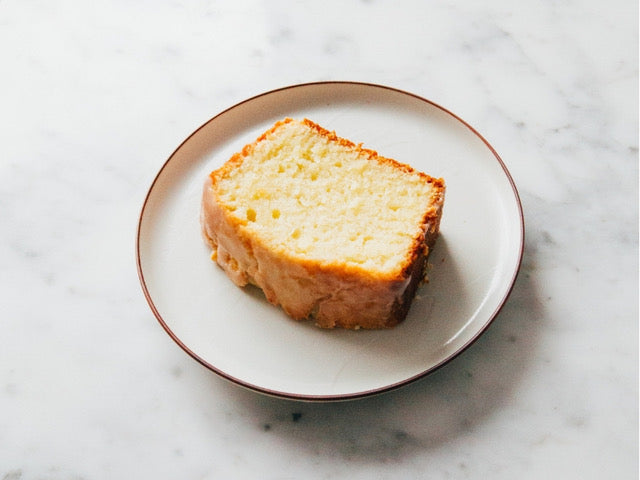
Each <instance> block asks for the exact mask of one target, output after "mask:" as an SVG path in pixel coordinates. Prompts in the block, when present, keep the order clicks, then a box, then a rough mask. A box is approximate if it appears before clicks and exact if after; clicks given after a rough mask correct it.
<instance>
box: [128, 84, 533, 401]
mask: <svg viewBox="0 0 640 480" xmlns="http://www.w3.org/2000/svg"><path fill="white" fill-rule="evenodd" d="M331 85H336V86H338V85H343V86H344V85H352V86H362V87H371V88H375V89H383V90H387V91H391V92H396V93H399V94H402V95H406V96H409V97H412V98H413V99H416V100H418V101H420V102H424V103H425V104H429V105H431V106H432V107H435V108H437V109H438V110H440V111H442V112H444V113H445V114H447V115H449V116H451V117H452V118H453V119H455V120H456V121H457V122H459V123H460V124H462V125H464V126H465V127H466V128H467V129H468V130H470V131H471V132H472V133H473V134H474V135H475V136H476V137H477V138H478V139H480V140H481V141H482V142H483V143H484V145H485V146H486V147H487V148H488V149H489V150H490V152H491V153H492V155H493V156H494V157H495V159H496V161H497V162H498V164H499V165H500V167H501V169H502V171H503V173H504V175H505V176H506V178H507V180H508V182H509V184H510V186H511V189H512V193H513V195H514V198H515V202H516V207H517V211H518V217H519V233H520V245H519V251H518V257H517V262H516V268H515V269H514V271H513V274H512V276H511V279H510V281H509V283H508V287H507V289H506V291H505V292H504V294H503V296H502V299H501V300H500V301H499V302H498V304H497V306H496V308H495V309H494V311H493V312H492V313H491V314H490V315H489V316H488V318H487V320H486V321H485V323H484V324H483V325H482V326H481V328H479V329H478V330H477V331H476V332H475V333H474V335H473V336H471V338H469V339H468V340H467V341H466V342H465V343H464V344H463V345H462V346H461V347H460V348H458V349H457V350H456V351H454V352H453V353H451V354H450V355H448V356H446V357H445V358H443V359H442V360H441V361H440V362H438V363H437V364H435V365H433V366H431V367H429V368H427V369H425V370H424V371H422V372H420V373H418V374H416V375H413V376H411V377H409V378H406V379H403V380H401V381H398V382H395V383H392V384H389V385H386V386H384V387H382V388H375V389H371V390H364V391H358V392H354V393H347V394H328V395H311V394H296V393H289V392H282V391H277V390H274V389H270V388H266V387H262V386H259V385H255V384H252V383H250V382H247V381H245V380H242V379H240V378H237V377H235V376H233V375H230V374H229V373H227V372H224V371H223V370H221V369H219V368H217V367H216V366H214V365H212V364H211V363H209V362H207V361H206V360H205V359H204V358H202V357H201V356H200V355H198V354H197V353H196V352H194V351H193V350H192V349H190V348H189V347H188V346H187V345H186V344H185V343H184V342H183V341H182V340H181V339H180V338H179V337H178V336H177V335H176V334H175V333H174V332H173V331H172V330H171V328H170V327H169V325H168V324H167V322H166V321H165V320H164V319H163V317H162V315H161V314H160V312H159V311H158V309H157V307H156V305H155V304H154V301H153V299H152V298H151V294H150V292H149V289H148V288H147V284H146V281H145V275H144V272H143V268H142V261H141V254H140V241H141V230H142V222H143V218H144V213H145V210H146V208H147V204H148V202H149V198H150V196H151V194H152V192H153V189H154V186H155V185H156V183H157V181H158V179H159V178H160V176H161V175H162V173H163V171H164V170H165V168H166V167H167V165H168V164H169V163H170V162H171V161H172V159H173V158H174V156H175V155H176V154H177V152H178V151H180V149H181V148H182V147H183V146H184V145H185V144H186V143H187V142H189V140H190V139H191V138H192V137H194V136H195V135H196V134H197V133H198V132H199V131H200V130H202V129H203V128H205V127H206V126H207V125H209V124H210V123H211V122H213V121H215V120H216V119H218V118H219V117H221V116H223V115H225V114H227V113H228V112H230V111H232V110H234V109H236V108H238V107H240V106H242V105H244V104H246V103H248V102H251V101H254V100H256V99H259V98H260V97H264V96H267V95H271V94H274V93H277V92H283V91H287V90H294V89H299V88H306V87H311V86H331ZM524 234H525V231H524V214H523V210H522V204H521V201H520V196H519V194H518V191H517V188H516V186H515V183H514V181H513V178H512V177H511V174H510V173H509V171H508V170H507V167H506V166H505V164H504V162H503V161H502V159H501V158H500V156H499V155H498V153H497V152H496V150H495V149H494V148H493V146H492V145H491V144H490V143H489V142H488V141H487V140H486V139H485V138H484V137H483V136H482V135H481V134H480V133H479V132H478V131H477V130H476V129H475V128H473V127H472V126H471V125H469V124H468V123H467V122H465V121H464V120H463V119H461V118H460V117H459V116H457V115H456V114H454V113H452V112H451V111H449V110H447V109H446V108H444V107H442V106H440V105H438V104H436V103H434V102H432V101H431V100H427V99H425V98H423V97H420V96H418V95H416V94H413V93H410V92H406V91H403V90H400V89H397V88H393V87H389V86H384V85H377V84H373V83H366V82H355V81H322V82H310V83H303V84H297V85H291V86H286V87H282V88H278V89H275V90H270V91H268V92H264V93H261V94H259V95H255V96H253V97H251V98H248V99H246V100H243V101H241V102H239V103H236V104H235V105H233V106H231V107H229V108H227V109H225V110H223V111H222V112H220V113H218V114H217V115H215V116H214V117H212V118H211V119H209V120H208V121H206V122H205V123H203V124H202V125H201V126H200V127H198V128H197V129H196V130H195V131H194V132H192V133H191V134H190V135H189V136H188V137H187V138H186V139H185V140H184V141H183V142H182V143H180V145H179V146H178V147H177V148H176V149H175V150H174V151H173V152H172V153H171V155H170V156H169V158H168V159H167V160H166V161H165V162H164V164H163V165H162V167H161V168H160V170H159V171H158V173H157V174H156V176H155V177H154V179H153V182H152V183H151V186H150V187H149V190H148V192H147V194H146V196H145V200H144V202H143V205H142V208H141V211H140V215H139V219H138V226H137V232H136V265H137V271H138V277H139V280H140V284H141V287H142V291H143V293H144V296H145V298H146V300H147V303H148V304H149V307H150V308H151V311H152V312H153V314H154V316H155V317H156V319H157V320H158V322H159V323H160V325H161V326H162V328H163V329H164V330H165V331H166V332H167V334H169V336H170V337H171V338H172V339H173V341H174V342H176V344H178V346H179V347H180V348H182V350H184V351H185V352H186V353H187V354H188V355H189V356H191V357H192V358H193V359H194V360H196V361H197V362H198V363H200V364H201V365H202V366H204V367H206V368H207V369H209V370H211V371H212V372H214V373H216V374H218V375H219V376H221V377H223V378H225V379H227V380H229V381H231V382H233V383H235V384H237V385H240V386H242V387H245V388H248V389H250V390H253V391H256V392H259V393H263V394H267V395H271V396H275V397H279V398H288V399H293V400H304V401H338V400H350V399H357V398H363V397H367V396H370V395H373V394H379V393H383V392H388V391H391V390H395V389H397V388H399V387H402V386H405V385H408V384H410V383H413V382H415V381H416V380H418V379H420V378H423V377H425V376H427V375H429V374H430V373H433V372H434V371H436V370H437V369H439V368H441V367H442V366H444V365H446V364H448V363H449V362H451V361H452V360H453V359H455V358H456V357H457V356H458V355H460V354H461V353H462V352H463V351H465V350H466V349H467V348H469V346H470V345H472V344H473V343H474V342H475V341H476V340H477V339H478V338H479V337H480V336H481V335H482V334H483V333H484V332H485V331H486V330H487V328H488V327H489V325H490V324H491V323H492V322H493V320H494V319H495V318H496V316H497V315H498V313H499V312H500V310H501V309H502V307H503V306H504V304H505V303H506V301H507V299H508V297H509V295H510V293H511V291H512V290H513V286H514V284H515V281H516V278H517V276H518V272H519V270H520V266H521V262H522V257H523V253H524Z"/></svg>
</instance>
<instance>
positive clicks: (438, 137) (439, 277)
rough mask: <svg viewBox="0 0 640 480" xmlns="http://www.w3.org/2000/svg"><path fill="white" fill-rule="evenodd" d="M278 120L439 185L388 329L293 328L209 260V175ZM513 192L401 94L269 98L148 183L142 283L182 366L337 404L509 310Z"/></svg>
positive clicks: (426, 360) (141, 229) (516, 228)
mask: <svg viewBox="0 0 640 480" xmlns="http://www.w3.org/2000/svg"><path fill="white" fill-rule="evenodd" d="M284 117H293V118H299V119H301V118H305V117H306V118H309V119H311V120H313V121H314V122H316V123H318V124H320V125H322V126H323V127H325V128H327V129H329V130H335V132H336V133H337V134H338V135H339V136H341V137H344V138H348V139H350V140H352V141H353V142H355V143H360V142H362V143H363V144H364V147H368V148H371V149H373V150H376V151H378V153H380V154H381V155H383V156H385V157H391V158H394V159H396V160H398V161H400V162H402V163H407V164H410V165H412V166H413V167H414V168H416V169H417V170H420V171H423V172H425V173H427V174H429V175H431V176H434V177H442V178H444V179H445V182H446V184H447V193H446V199H445V206H444V214H443V218H442V223H441V229H440V232H441V234H440V237H439V239H438V241H437V243H436V247H435V248H434V250H433V251H432V253H431V256H430V259H429V261H430V264H431V269H430V271H429V282H428V283H427V284H425V285H423V286H422V287H420V289H419V290H418V294H417V297H416V299H415V300H414V303H413V305H412V307H411V310H410V311H409V315H408V316H407V318H406V319H405V321H404V322H403V323H401V324H400V325H398V326H397V327H395V328H393V329H390V330H380V331H364V330H359V331H345V330H322V329H319V328H317V327H315V326H314V325H313V323H312V322H310V321H302V322H297V321H294V320H292V319H290V318H289V317H287V316H286V315H285V314H284V313H283V311H282V310H281V309H280V308H278V307H275V306H273V305H271V304H269V303H268V302H267V301H266V300H265V298H264V296H263V295H262V292H261V291H260V290H258V289H257V288H254V287H246V288H242V289H241V288H238V287H236V286H235V285H234V284H233V283H232V282H231V281H230V280H229V279H228V278H227V277H226V276H225V274H224V273H223V272H222V270H221V269H220V268H218V267H217V265H216V264H215V263H214V262H212V261H211V260H210V249H209V247H208V246H206V245H205V243H204V241H203V239H202V237H201V233H200V225H199V214H200V198H201V192H202V187H203V185H204V182H205V179H206V178H207V175H208V174H209V172H211V171H212V170H214V169H216V168H217V167H219V166H220V165H222V164H223V163H224V162H225V161H226V160H227V159H228V158H229V157H230V156H231V155H232V154H233V153H234V152H237V151H239V150H241V149H242V147H243V146H244V145H245V144H247V143H249V142H252V141H253V140H255V139H256V138H257V137H258V136H259V135H260V134H261V133H262V132H263V131H265V130H267V129H268V128H269V127H270V126H271V125H272V124H274V123H275V122H276V121H277V120H280V119H282V118H284ZM523 242H524V221H523V215H522V208H521V205H520V201H519V198H518V194H517V191H516V188H515V186H514V183H513V181H512V179H511V177H510V175H509V173H508V171H507V169H506V168H505V166H504V164H503V163H502V161H501V160H500V158H499V157H498V155H497V153H496V152H495V150H494V149H493V148H492V147H491V146H490V145H489V144H488V143H487V141H486V140H484V138H482V136H481V135H480V134H479V133H478V132H476V131H475V130H474V129H473V128H472V127H470V126H469V125H468V124H467V123H465V122H464V121H463V120H461V119H460V118H459V117H457V116H456V115H454V114H453V113H451V112H449V111H448V110H446V109H444V108H442V107H440V106H438V105H436V104H434V103H433V102H430V101H429V100H425V99H424V98H420V97H418V96H416V95H412V94H409V93H406V92H402V91H399V90H396V89H393V88H389V87H383V86H379V85H371V84H363V83H354V82H321V83H311V84H304V85H296V86H291V87H286V88H282V89H279V90H275V91H271V92H268V93H265V94H262V95H259V96H256V97H254V98H251V99H249V100H246V101H244V102H242V103H239V104H238V105H235V106H233V107H231V108H229V109H227V110H225V111H224V112H222V113H220V114H219V115H217V116H215V117H214V118H212V119H211V120H209V121H208V122H207V123H205V124H204V125H202V126H201V127H200V128H199V129H198V130H196V131H195V132H194V133H193V134H192V135H191V136H189V138H187V139H186V140H185V141H184V142H183V143H182V144H181V145H180V146H179V147H178V148H177V149H176V151H175V152H173V154H172V155H171V156H170V157H169V159H168V160H167V161H166V163H165V164H164V165H163V167H162V169H161V170H160V172H159V173H158V175H157V177H156V178H155V180H154V181H153V184H152V185H151V188H150V190H149V193H148V195H147V197H146V199H145V202H144V205H143V207H142V212H141V215H140V221H139V225H138V238H137V262H138V274H139V277H140V281H141V283H142V288H143V291H144V294H145V296H146V298H147V301H148V302H149V305H150V306H151V309H152V310H153V313H154V314H155V316H156V317H157V319H158V320H159V321H160V324H161V325H162V326H163V327H164V329H165V330H166V331H167V333H168V334H169V335H170V336H171V337H172V338H173V339H174V340H175V341H176V342H177V343H178V345H180V347H182V348H183V349H184V350H185V351H186V352H187V353H188V354H189V355H191V356H192V357H193V358H194V359H195V360H197V361H198V362H200V363H201V364H202V365H204V366H206V367H207V368H209V369H211V370H212V371H214V372H216V373H217V374H219V375H221V376H223V377H225V378H227V379H229V380H231V381H233V382H236V383H238V384H240V385H243V386H245V387H248V388H251V389H254V390H257V391H260V392H263V393H267V394H272V395H277V396H281V397H288V398H296V399H304V400H339V399H347V398H356V397H362V396H365V395H370V394H373V393H378V392H382V391H386V390H389V389H392V388H396V387H398V386H401V385H404V384H407V383H409V382H411V381H413V380H415V379H417V378H420V377H422V376H424V375H426V374H428V373H429V372H432V371H433V370H435V369H436V368H438V367H439V366H441V365H443V364H444V363H446V362H448V361H449V360H451V359H452V358H454V357H455V356H456V355H457V354H459V353H460V352H461V351H463V350H464V349H465V348H466V347H467V346H469V345H470V344H471V343H472V342H473V341H474V340H475V339H476V338H477V337H478V336H479V335H480V334H481V333H482V332H483V331H484V330H485V329H486V328H487V326H488V325H489V324H490V322H491V320H492V319H493V318H494V317H495V315H496V314H497V313H498V311H499V309H500V308H501V306H502V305H503V303H504V302H505V300H506V298H507V296H508V294H509V292H510V291H511V288H512V286H513V283H514V281H515V278H516V274H517V272H518V269H519V266H520V261H521V258H522V252H523Z"/></svg>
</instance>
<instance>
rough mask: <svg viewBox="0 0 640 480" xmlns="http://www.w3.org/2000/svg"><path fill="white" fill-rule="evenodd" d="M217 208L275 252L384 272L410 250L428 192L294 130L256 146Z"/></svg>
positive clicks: (411, 178)
mask: <svg viewBox="0 0 640 480" xmlns="http://www.w3.org/2000/svg"><path fill="white" fill-rule="evenodd" d="M218 188H219V190H218V191H219V194H220V200H221V201H222V202H223V203H225V204H226V205H227V206H228V208H229V209H230V210H231V211H233V214H234V215H236V216H237V218H238V219H239V220H240V221H242V222H243V223H245V222H246V223H245V225H246V226H245V228H246V229H247V230H248V231H250V232H251V234H252V235H255V236H257V237H259V238H261V239H262V241H264V242H265V243H266V244H267V245H269V246H270V248H272V249H274V250H275V251H283V252H288V254H293V255H294V256H300V257H307V258H310V259H314V260H317V261H319V262H327V263H331V262H333V261H334V260H335V259H336V258H340V259H341V261H342V262H347V263H350V264H357V265H361V266H363V267H364V268H367V269H373V270H378V271H380V272H389V271H390V270H392V269H394V268H396V267H397V266H398V265H399V264H400V263H401V262H402V260H403V258H404V256H405V255H406V253H407V251H408V250H409V249H410V248H411V244H412V240H413V238H414V237H415V236H416V235H417V234H418V231H417V228H419V225H420V223H421V220H422V215H424V212H425V211H426V210H427V208H428V205H429V196H430V192H431V186H430V184H429V183H427V182H425V180H424V179H423V178H421V177H420V176H419V175H418V174H417V173H407V172H403V171H401V170H398V169H396V168H392V167H391V166H390V165H386V164H384V163H379V162H377V161H371V160H369V159H367V158H366V156H365V155H364V154H359V153H358V152H357V151H356V150H355V149H352V148H348V147H345V146H343V145H340V144H339V143H337V142H331V141H329V140H327V139H326V138H325V137H323V136H322V135H319V134H318V133H317V132H315V131H314V130H312V129H310V128H308V127H306V126H305V125H304V124H302V123H299V122H290V123H287V124H285V125H284V126H281V127H280V128H279V129H277V130H276V132H274V133H273V134H271V135H269V136H268V137H267V139H265V140H263V141H261V142H258V144H257V145H256V148H255V150H254V151H253V153H252V154H251V155H249V156H248V157H247V158H245V159H244V161H243V163H242V165H240V166H239V167H237V168H234V169H232V170H230V171H229V172H228V174H227V176H225V177H224V178H222V179H220V180H219V182H218Z"/></svg>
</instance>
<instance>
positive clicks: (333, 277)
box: [201, 119, 445, 329]
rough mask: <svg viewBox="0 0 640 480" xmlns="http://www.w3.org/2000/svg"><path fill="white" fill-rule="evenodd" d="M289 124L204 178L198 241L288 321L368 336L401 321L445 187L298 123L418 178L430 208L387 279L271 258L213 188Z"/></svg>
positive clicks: (280, 255)
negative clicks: (423, 183)
mask: <svg viewBox="0 0 640 480" xmlns="http://www.w3.org/2000/svg"><path fill="white" fill-rule="evenodd" d="M291 121H292V120H291V119H285V120H282V121H280V122H277V123H276V124H275V125H274V126H273V127H272V128H271V129H269V130H268V131H266V132H265V133H263V134H262V135H261V136H260V137H259V138H258V139H257V140H256V141H255V142H253V143H251V144H248V145H247V146H245V147H244V148H243V149H242V151H241V152H239V153H237V154H235V155H233V156H232V157H231V158H230V159H229V161H228V162H226V163H225V164H224V165H223V166H222V167H220V168H219V169H218V170H215V171H214V172H212V173H211V174H210V176H209V178H207V180H206V182H205V185H204V189H203V196H202V210H201V225H202V232H203V236H204V238H205V240H206V241H207V243H208V244H209V245H210V246H211V247H212V249H213V252H214V253H213V255H212V258H213V259H214V260H215V261H216V262H217V263H218V264H219V265H220V266H221V267H222V268H223V269H224V271H225V272H226V273H227V275H228V276H229V277H230V278H231V280H232V281H233V282H234V283H235V284H236V285H238V286H245V285H247V284H254V285H257V286H258V287H260V288H261V289H262V290H263V292H264V294H265V296H266V298H267V300H268V301H269V302H271V303H273V304H275V305H280V306H281V307H282V308H283V309H284V311H285V312H286V313H287V314H288V315H289V316H291V317H293V318H294V319H298V320H301V319H305V318H312V319H313V320H314V321H315V322H316V324H317V325H318V326H320V327H324V328H333V327H342V328H350V329H355V328H368V329H369V328H388V327H392V326H394V325H396V324H397V323H398V322H400V321H402V320H403V319H404V318H405V316H406V315H407V312H408V310H409V307H410V305H411V302H412V300H413V298H414V296H415V292H416V289H417V288H418V286H419V285H420V283H421V282H422V281H423V279H424V277H425V273H426V272H425V271H426V265H427V258H428V255H429V252H430V250H431V249H432V247H433V245H434V243H435V241H436V238H437V236H438V232H439V225H440V219H441V216H442V207H443V203H444V191H445V185H444V181H443V180H442V179H435V178H431V177H429V176H428V175H425V174H423V173H421V172H417V171H415V170H414V169H413V168H412V167H410V166H408V165H405V164H401V163H399V162H396V161H395V160H392V159H388V158H384V157H381V156H379V155H378V154H377V153H376V152H375V151H373V150H369V149H364V148H362V146H361V145H356V144H354V143H353V142H351V141H349V140H346V139H342V138H340V137H338V136H337V135H336V134H335V133H334V132H329V131H328V130H326V129H324V128H322V127H320V126H319V125H317V124H315V123H314V122H312V121H310V120H308V119H305V120H304V121H303V122H304V123H305V125H307V126H308V127H309V128H312V129H314V130H315V131H316V132H317V133H319V134H320V135H322V136H324V137H325V138H327V139H329V140H330V141H332V142H338V143H340V144H341V145H343V146H345V147H348V148H351V149H354V150H355V151H357V152H358V154H359V155H365V156H366V158H368V159H370V160H372V161H377V162H381V163H388V164H390V165H392V166H393V167H394V168H398V169H402V170H403V171H406V172H411V173H414V174H418V175H420V176H421V177H422V178H423V179H424V180H425V181H426V182H429V183H430V184H431V187H432V188H431V192H432V193H431V199H430V208H429V209H428V210H427V211H426V212H425V214H424V217H423V220H422V222H421V225H420V228H419V233H418V234H417V235H416V236H415V237H414V239H413V243H412V248H411V249H410V251H409V253H408V255H407V256H406V257H405V258H404V260H403V262H402V263H401V264H400V265H398V268H397V269H396V270H394V271H392V272H389V273H385V274H381V273H379V272H378V273H375V272H371V271H369V270H367V269H365V268H364V267H361V266H359V265H353V264H346V263H341V262H340V261H339V260H337V261H335V262H331V263H327V262H323V263H319V262H316V261H313V260H310V259H305V258H300V257H296V256H294V255H293V254H289V253H287V252H281V251H280V252H277V253H276V252H274V251H273V250H272V249H270V248H269V247H268V246H266V245H265V244H264V243H263V242H262V241H261V240H260V239H259V238H256V237H255V236H252V235H248V234H247V232H246V229H244V228H243V226H244V225H246V221H245V220H241V219H239V218H238V217H236V216H233V215H231V214H230V212H228V211H227V210H226V209H225V207H224V204H223V202H222V201H221V200H220V198H219V196H218V192H217V190H216V184H217V181H218V179H219V178H222V177H223V176H224V175H225V174H226V173H227V172H228V171H231V170H233V169H234V168H236V167H237V166H239V165H240V164H241V163H242V162H243V160H244V158H246V157H247V156H248V155H250V154H251V153H252V152H253V150H254V148H255V146H256V145H257V144H258V143H259V142H261V141H263V140H264V139H265V138H267V137H268V136H269V135H270V134H271V133H272V132H274V131H276V130H277V129H278V128H280V127H281V126H282V125H283V124H286V123H288V122H291Z"/></svg>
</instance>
